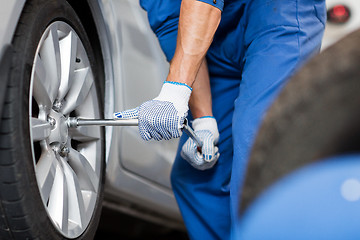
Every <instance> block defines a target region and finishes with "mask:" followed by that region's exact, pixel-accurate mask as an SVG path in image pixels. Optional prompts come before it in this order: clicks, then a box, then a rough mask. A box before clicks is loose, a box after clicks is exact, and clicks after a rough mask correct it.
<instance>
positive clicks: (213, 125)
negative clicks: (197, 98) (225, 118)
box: [192, 116, 219, 142]
mask: <svg viewBox="0 0 360 240" xmlns="http://www.w3.org/2000/svg"><path fill="white" fill-rule="evenodd" d="M192 127H193V129H194V131H200V130H208V131H210V132H211V133H212V134H213V135H214V139H215V142H217V141H218V140H219V130H218V126H217V122H216V119H215V118H214V117H212V116H206V117H201V118H196V119H195V120H194V121H193V122H192Z"/></svg>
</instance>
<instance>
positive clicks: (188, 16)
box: [167, 0, 221, 86]
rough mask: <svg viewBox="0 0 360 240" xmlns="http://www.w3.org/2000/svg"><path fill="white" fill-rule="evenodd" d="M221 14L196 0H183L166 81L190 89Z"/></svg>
mask: <svg viewBox="0 0 360 240" xmlns="http://www.w3.org/2000/svg"><path fill="white" fill-rule="evenodd" d="M220 18H221V11H220V10H219V9H217V8H215V7H213V6H211V5H208V4H206V3H203V2H199V1H196V0H183V1H182V4H181V10H180V19H179V29H178V37H177V46H176V51H175V55H174V57H173V59H172V61H171V64H170V72H169V75H168V78H167V80H168V81H175V82H182V83H186V84H187V85H189V86H192V85H193V83H194V81H195V78H196V75H197V73H198V71H199V68H200V65H201V63H202V61H203V59H204V56H205V54H206V52H207V50H208V49H209V47H210V44H211V42H212V39H213V36H214V34H215V31H216V29H217V27H218V25H219V22H220Z"/></svg>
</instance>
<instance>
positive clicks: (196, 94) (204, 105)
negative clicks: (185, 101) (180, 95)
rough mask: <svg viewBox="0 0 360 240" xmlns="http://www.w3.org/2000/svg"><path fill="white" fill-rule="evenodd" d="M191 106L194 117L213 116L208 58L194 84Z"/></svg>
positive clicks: (201, 66)
mask: <svg viewBox="0 0 360 240" xmlns="http://www.w3.org/2000/svg"><path fill="white" fill-rule="evenodd" d="M192 87H193V91H192V93H191V97H190V101H189V107H190V110H191V113H192V115H193V117H194V118H199V117H204V116H212V115H213V113H212V102H211V91H210V80H209V72H208V68H207V64H206V60H205V59H204V61H203V62H202V64H201V65H200V68H199V72H198V74H197V76H196V81H195V82H194V84H193V86H192Z"/></svg>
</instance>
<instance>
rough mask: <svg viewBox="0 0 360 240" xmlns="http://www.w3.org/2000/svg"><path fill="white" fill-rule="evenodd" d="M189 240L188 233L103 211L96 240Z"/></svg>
mask: <svg viewBox="0 0 360 240" xmlns="http://www.w3.org/2000/svg"><path fill="white" fill-rule="evenodd" d="M108 239H111V240H113V239H115V240H116V239H121V240H188V237H187V235H186V233H184V232H181V231H177V230H173V229H167V228H164V227H161V226H159V225H156V224H149V223H148V222H145V221H142V220H140V219H137V218H134V217H130V216H127V215H123V214H119V213H115V212H113V211H110V210H107V209H103V211H102V216H101V219H100V224H99V228H98V230H97V232H96V235H95V239H94V240H108Z"/></svg>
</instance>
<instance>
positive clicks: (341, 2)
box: [322, 0, 360, 49]
mask: <svg viewBox="0 0 360 240" xmlns="http://www.w3.org/2000/svg"><path fill="white" fill-rule="evenodd" d="M326 7H327V23H326V27H325V33H324V38H323V44H322V48H323V49H325V48H327V47H329V46H330V45H332V44H334V43H335V42H336V41H338V40H339V39H341V38H342V37H344V36H345V35H347V34H349V33H350V32H353V31H354V30H356V29H358V28H360V1H357V0H326Z"/></svg>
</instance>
